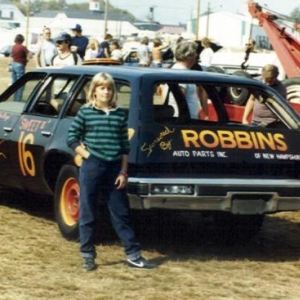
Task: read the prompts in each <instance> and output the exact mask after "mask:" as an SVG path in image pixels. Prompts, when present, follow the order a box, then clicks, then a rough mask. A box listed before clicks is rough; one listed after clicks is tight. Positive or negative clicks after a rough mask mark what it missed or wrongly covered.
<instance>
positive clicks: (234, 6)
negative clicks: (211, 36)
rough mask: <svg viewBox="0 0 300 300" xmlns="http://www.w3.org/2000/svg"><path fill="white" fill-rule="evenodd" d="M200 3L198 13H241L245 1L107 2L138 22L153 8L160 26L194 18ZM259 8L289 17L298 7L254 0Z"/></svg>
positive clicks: (285, 1) (285, 0) (289, 1)
mask: <svg viewBox="0 0 300 300" xmlns="http://www.w3.org/2000/svg"><path fill="white" fill-rule="evenodd" d="M85 1H88V0H69V1H67V2H68V3H81V2H85ZM198 1H199V3H200V13H204V12H205V11H207V10H208V5H210V11H213V12H217V11H228V12H233V13H237V12H238V13H243V12H244V10H245V8H246V4H247V2H248V1H247V0H177V1H176V0H109V3H110V4H111V5H113V6H115V7H118V8H121V9H126V10H128V11H129V12H130V13H132V14H133V15H134V16H135V17H136V18H138V19H140V20H146V19H147V17H149V15H150V7H153V8H154V13H153V15H154V21H158V22H160V23H162V24H174V25H178V24H179V23H183V24H185V23H186V22H187V21H188V20H189V19H191V17H195V16H196V12H195V11H196V7H197V4H198ZM255 2H257V3H258V4H260V5H261V6H266V7H268V8H269V9H271V10H273V11H275V12H278V13H281V14H285V15H290V13H291V12H292V11H293V10H294V9H295V8H297V7H300V3H299V1H296V0H262V1H260V0H255Z"/></svg>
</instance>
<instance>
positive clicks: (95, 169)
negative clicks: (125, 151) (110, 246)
mask: <svg viewBox="0 0 300 300" xmlns="http://www.w3.org/2000/svg"><path fill="white" fill-rule="evenodd" d="M120 165H121V163H120V161H114V162H106V161H103V160H101V159H99V158H97V157H95V156H93V155H90V156H89V158H88V159H87V160H84V161H83V163H82V166H81V168H80V173H79V184H80V215H79V234H80V251H81V253H82V256H83V257H96V249H95V245H94V237H95V231H96V218H97V208H98V205H97V204H98V203H97V202H98V192H99V188H100V189H101V191H102V192H103V195H104V197H105V199H106V201H107V205H108V210H109V213H110V219H111V222H112V224H113V227H114V229H115V231H116V233H117V235H118V237H119V238H120V240H121V242H122V245H123V247H124V250H125V253H126V255H127V257H128V258H130V259H136V258H138V257H139V256H140V244H139V243H138V242H137V240H136V237H135V233H134V230H133V227H132V223H131V219H130V208H129V204H128V198H127V194H126V190H125V189H116V187H115V185H114V183H115V180H116V178H117V176H118V174H119V171H120Z"/></svg>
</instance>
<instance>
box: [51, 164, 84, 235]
mask: <svg viewBox="0 0 300 300" xmlns="http://www.w3.org/2000/svg"><path fill="white" fill-rule="evenodd" d="M54 204H55V217H56V222H57V224H58V227H59V230H60V232H61V234H62V236H64V237H65V238H66V239H68V240H78V237H79V230H78V220H79V183H78V170H77V168H76V167H74V166H71V165H65V166H63V167H62V169H61V171H60V173H59V175H58V178H57V182H56V187H55V195H54Z"/></svg>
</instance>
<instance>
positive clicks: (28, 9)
mask: <svg viewBox="0 0 300 300" xmlns="http://www.w3.org/2000/svg"><path fill="white" fill-rule="evenodd" d="M26 13H27V19H26V40H25V46H26V47H28V45H29V43H28V39H29V18H30V0H27V9H26Z"/></svg>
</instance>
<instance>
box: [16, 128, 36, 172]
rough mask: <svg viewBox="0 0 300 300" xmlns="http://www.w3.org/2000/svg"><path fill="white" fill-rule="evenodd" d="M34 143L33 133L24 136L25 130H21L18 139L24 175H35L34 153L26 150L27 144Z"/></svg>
mask: <svg viewBox="0 0 300 300" xmlns="http://www.w3.org/2000/svg"><path fill="white" fill-rule="evenodd" d="M33 143H34V136H33V134H32V133H29V134H27V135H26V136H24V132H21V135H20V138H19V141H18V155H19V162H20V167H21V172H22V174H23V176H28V175H29V176H35V171H36V170H35V164H34V159H33V155H32V153H31V152H30V151H29V150H26V144H30V145H32V144H33Z"/></svg>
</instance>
